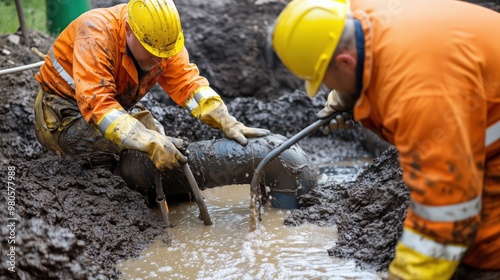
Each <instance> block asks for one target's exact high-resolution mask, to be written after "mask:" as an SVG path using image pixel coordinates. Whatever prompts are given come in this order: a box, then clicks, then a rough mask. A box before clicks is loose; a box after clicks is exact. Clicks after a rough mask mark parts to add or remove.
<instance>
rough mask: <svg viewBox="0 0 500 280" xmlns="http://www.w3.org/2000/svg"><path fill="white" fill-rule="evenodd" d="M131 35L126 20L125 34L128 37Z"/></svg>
mask: <svg viewBox="0 0 500 280" xmlns="http://www.w3.org/2000/svg"><path fill="white" fill-rule="evenodd" d="M131 35H132V30H131V29H130V25H128V22H125V36H127V38H128V37H130V36H131Z"/></svg>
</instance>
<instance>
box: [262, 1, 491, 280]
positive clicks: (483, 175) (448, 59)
mask: <svg viewBox="0 0 500 280" xmlns="http://www.w3.org/2000/svg"><path fill="white" fill-rule="evenodd" d="M499 26H500V14H498V13H496V12H494V11H492V10H489V9H486V8H483V7H480V6H478V5H474V4H470V3H466V2H462V1H447V0H446V1H445V0H443V1H436V0H405V1H395V0H352V1H351V2H349V0H292V1H291V2H290V3H288V5H287V6H286V7H285V8H284V9H283V11H282V12H281V14H280V15H279V17H278V18H277V20H276V22H275V26H274V29H273V34H272V43H273V46H274V50H275V52H276V54H277V56H278V57H279V58H280V60H281V61H282V63H283V64H284V65H285V66H286V67H287V68H288V69H289V70H290V71H291V72H292V73H293V74H295V75H296V76H298V77H300V78H301V79H303V80H305V88H306V91H307V93H308V95H309V96H311V97H314V96H315V95H316V93H317V91H318V89H319V87H320V85H321V84H324V85H325V86H326V87H327V88H329V89H330V90H332V91H331V92H330V93H329V96H328V100H327V104H326V106H325V108H324V109H323V110H321V111H320V112H319V113H318V117H319V118H325V117H327V116H330V115H332V114H334V113H336V112H344V111H350V110H352V112H353V117H354V120H356V121H361V123H362V124H363V125H364V126H365V127H367V128H369V129H371V130H373V131H375V132H377V133H378V134H379V135H380V136H381V137H383V138H384V139H386V140H387V141H388V142H390V143H393V144H394V145H395V147H396V148H397V150H398V151H399V155H400V158H399V159H400V164H401V166H402V168H403V174H404V175H403V179H404V182H405V183H406V185H407V186H408V188H409V189H410V191H411V193H410V199H411V200H410V207H409V210H408V214H407V217H406V220H405V222H404V229H403V234H402V236H401V238H400V240H399V242H398V245H397V247H396V254H395V258H394V260H393V261H392V262H391V264H390V266H389V276H390V278H394V279H449V278H450V277H452V275H453V273H454V271H455V270H456V268H457V266H458V265H459V263H463V264H465V265H467V266H471V267H474V268H477V269H484V270H499V269H500V141H499V139H500V63H499V59H500V28H498V27H499ZM331 125H332V127H331V129H336V128H338V127H339V126H340V127H343V126H344V125H345V119H343V118H340V119H339V120H334V121H333V122H331Z"/></svg>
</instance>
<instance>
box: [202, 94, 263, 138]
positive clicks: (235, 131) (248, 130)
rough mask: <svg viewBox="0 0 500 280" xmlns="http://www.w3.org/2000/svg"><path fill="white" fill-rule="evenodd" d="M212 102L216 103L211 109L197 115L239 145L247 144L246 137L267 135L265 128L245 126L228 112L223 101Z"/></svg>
mask: <svg viewBox="0 0 500 280" xmlns="http://www.w3.org/2000/svg"><path fill="white" fill-rule="evenodd" d="M214 103H216V105H215V106H213V109H211V110H209V111H207V112H204V113H203V114H200V115H199V116H197V117H198V118H199V119H200V120H201V121H202V122H203V123H205V124H208V125H210V126H211V127H214V128H219V129H220V130H222V132H223V133H224V135H226V137H227V138H230V139H233V140H235V141H237V142H238V143H240V144H241V145H246V144H248V139H247V138H251V137H262V136H266V135H269V133H270V131H269V130H267V129H261V128H253V127H247V126H245V125H244V124H242V123H241V122H239V121H237V120H236V118H235V117H233V116H231V115H230V114H229V112H228V111H227V107H226V105H225V104H224V102H222V101H214Z"/></svg>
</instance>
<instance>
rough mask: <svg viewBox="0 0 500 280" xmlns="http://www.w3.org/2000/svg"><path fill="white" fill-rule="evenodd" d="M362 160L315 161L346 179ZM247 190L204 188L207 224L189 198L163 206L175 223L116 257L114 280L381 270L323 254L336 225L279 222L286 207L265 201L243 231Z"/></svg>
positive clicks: (357, 275)
mask: <svg viewBox="0 0 500 280" xmlns="http://www.w3.org/2000/svg"><path fill="white" fill-rule="evenodd" d="M369 161H370V159H364V160H354V161H351V160H349V161H342V162H339V163H337V164H331V165H328V166H322V167H321V170H322V171H327V172H324V173H322V174H323V175H324V177H323V180H329V181H337V182H349V181H353V180H354V179H355V178H356V176H357V175H358V174H359V173H360V172H361V171H362V170H363V169H364V168H366V166H367V165H368V162H369ZM336 167H338V168H336ZM325 177H328V179H327V178H325ZM249 192H250V185H231V186H224V187H217V188H213V189H207V190H204V191H203V195H204V197H205V198H206V203H207V206H208V211H209V213H210V214H211V218H212V222H213V225H211V226H204V225H203V223H201V222H200V220H198V219H197V215H198V213H199V210H198V208H197V205H196V204H193V203H179V204H175V205H172V206H170V211H171V213H170V215H169V217H170V220H171V222H173V223H175V224H176V226H175V227H173V228H167V229H166V233H165V234H164V235H160V236H158V237H157V238H156V239H155V241H154V242H153V243H152V244H151V245H150V246H148V248H147V249H145V250H144V251H142V252H141V255H140V257H138V258H133V259H129V260H126V261H123V262H120V263H119V264H118V265H117V268H118V270H120V271H121V272H122V275H121V277H120V279H381V275H383V273H377V272H376V271H375V270H374V269H371V270H370V269H360V268H359V267H358V266H357V265H356V263H355V261H354V260H345V259H341V258H336V257H334V256H328V249H329V247H331V245H333V244H334V243H335V242H336V241H337V239H338V231H337V228H336V226H335V225H329V226H319V225H316V224H313V223H304V224H302V225H300V226H297V227H290V226H286V225H285V224H284V219H285V218H286V217H287V216H288V215H290V213H291V210H283V209H276V208H271V207H270V206H269V205H266V206H265V207H263V208H262V209H263V211H262V221H261V222H259V223H258V227H257V230H256V231H253V232H250V231H249V226H250V220H249V203H250V197H249ZM157 215H159V213H157ZM167 232H168V234H167ZM328 244H330V245H328Z"/></svg>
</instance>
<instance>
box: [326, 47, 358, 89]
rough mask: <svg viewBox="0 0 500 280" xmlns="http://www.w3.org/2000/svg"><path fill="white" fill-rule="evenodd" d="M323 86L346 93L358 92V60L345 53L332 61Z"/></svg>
mask: <svg viewBox="0 0 500 280" xmlns="http://www.w3.org/2000/svg"><path fill="white" fill-rule="evenodd" d="M323 84H324V85H325V86H326V87H327V88H328V89H329V90H337V91H339V92H345V93H355V92H356V58H355V56H354V55H351V54H348V53H343V54H339V55H337V56H336V57H334V58H333V59H332V61H331V62H330V64H329V65H328V68H327V69H326V73H325V76H324V78H323Z"/></svg>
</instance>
